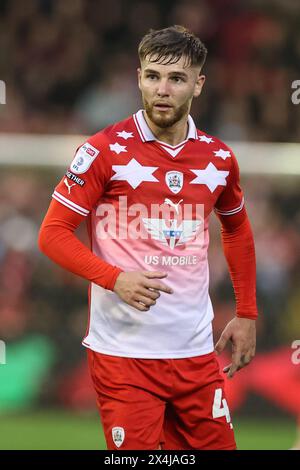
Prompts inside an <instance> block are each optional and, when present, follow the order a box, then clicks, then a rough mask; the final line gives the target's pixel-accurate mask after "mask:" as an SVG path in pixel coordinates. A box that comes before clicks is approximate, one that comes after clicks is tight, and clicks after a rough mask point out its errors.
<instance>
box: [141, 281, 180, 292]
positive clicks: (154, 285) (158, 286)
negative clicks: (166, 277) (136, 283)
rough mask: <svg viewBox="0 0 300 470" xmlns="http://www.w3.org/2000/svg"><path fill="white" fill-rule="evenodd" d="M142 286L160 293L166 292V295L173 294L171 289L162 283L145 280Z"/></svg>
mask: <svg viewBox="0 0 300 470" xmlns="http://www.w3.org/2000/svg"><path fill="white" fill-rule="evenodd" d="M144 285H145V287H147V288H148V289H154V290H160V291H161V292H166V294H173V289H171V287H168V286H166V284H163V283H162V282H157V281H151V280H149V281H148V280H147V281H145V284H144Z"/></svg>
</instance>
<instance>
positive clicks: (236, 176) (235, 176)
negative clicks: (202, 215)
mask: <svg viewBox="0 0 300 470" xmlns="http://www.w3.org/2000/svg"><path fill="white" fill-rule="evenodd" d="M230 160H231V169H230V175H229V178H228V181H227V185H226V186H225V188H224V190H223V191H222V193H221V194H220V196H219V198H218V200H217V202H216V204H215V212H217V213H218V214H220V215H233V214H236V213H237V212H239V211H241V210H242V209H243V207H244V196H243V191H242V188H241V186H240V172H239V166H238V162H237V159H236V157H235V156H234V154H233V152H232V151H231V159H230Z"/></svg>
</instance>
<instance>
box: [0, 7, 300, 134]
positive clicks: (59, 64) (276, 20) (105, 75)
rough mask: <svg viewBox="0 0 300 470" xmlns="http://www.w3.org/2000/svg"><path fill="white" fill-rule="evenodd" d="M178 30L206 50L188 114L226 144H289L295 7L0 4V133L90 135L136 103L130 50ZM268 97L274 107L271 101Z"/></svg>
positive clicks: (294, 113) (298, 39) (294, 110)
mask: <svg viewBox="0 0 300 470" xmlns="http://www.w3.org/2000/svg"><path fill="white" fill-rule="evenodd" d="M170 24H183V25H185V26H187V27H189V28H190V29H191V30H192V31H194V32H195V33H196V34H198V35H199V36H200V37H201V38H202V40H203V41H204V43H205V44H206V46H207V47H208V50H209V56H208V61H207V65H206V66H205V70H204V72H205V74H206V75H207V83H206V85H205V91H204V93H203V95H202V96H201V99H199V100H197V101H196V102H195V106H194V116H195V119H196V121H197V123H198V125H199V126H200V128H203V129H204V130H206V131H207V132H208V133H212V134H217V135H219V136H220V137H221V138H224V139H229V140H252V141H253V140H256V141H282V142H283V141H290V142H291V141H296V140H297V136H299V133H300V106H298V107H297V106H293V105H292V103H291V84H292V82H293V81H294V80H297V79H300V35H299V30H300V11H299V6H298V2H297V1H295V0H247V1H243V2H241V1H240V0H164V1H160V0H156V1H155V0H152V1H146V0H141V1H137V0H132V1H128V0H110V1H109V7H108V4H107V1H104V0H63V1H55V0H27V1H26V7H25V6H24V7H23V4H22V2H20V0H1V2H0V41H1V44H2V47H1V50H2V51H1V58H0V78H1V79H2V80H4V81H5V82H6V83H7V94H8V96H7V101H8V102H9V103H10V107H9V109H7V110H5V113H4V110H3V109H2V110H1V111H0V112H1V114H0V127H1V129H2V131H14V132H17V131H19V132H41V133H60V134H63V133H83V134H91V133H94V132H96V131H97V130H98V129H99V128H102V127H104V126H106V125H107V124H109V123H111V122H113V121H118V120H121V119H123V118H124V116H127V115H129V114H131V113H132V112H133V111H135V110H136V107H137V106H139V105H140V98H139V94H138V90H137V86H136V67H137V66H138V61H137V53H136V52H137V45H138V43H139V40H140V39H141V37H142V35H143V34H145V32H146V31H147V30H148V29H149V28H161V27H164V26H166V25H170ZM275 98H276V99H275Z"/></svg>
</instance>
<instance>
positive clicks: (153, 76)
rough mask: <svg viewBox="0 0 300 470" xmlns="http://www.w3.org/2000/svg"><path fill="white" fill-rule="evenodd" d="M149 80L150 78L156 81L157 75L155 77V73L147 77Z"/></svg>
mask: <svg viewBox="0 0 300 470" xmlns="http://www.w3.org/2000/svg"><path fill="white" fill-rule="evenodd" d="M146 77H147V78H149V79H150V80H156V79H157V75H155V74H154V73H149V75H146Z"/></svg>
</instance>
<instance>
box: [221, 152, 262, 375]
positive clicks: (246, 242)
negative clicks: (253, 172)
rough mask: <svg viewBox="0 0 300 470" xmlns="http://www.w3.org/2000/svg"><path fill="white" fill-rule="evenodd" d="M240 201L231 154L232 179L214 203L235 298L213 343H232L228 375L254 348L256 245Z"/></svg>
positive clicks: (237, 180) (234, 165) (223, 344)
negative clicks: (232, 311)
mask: <svg viewBox="0 0 300 470" xmlns="http://www.w3.org/2000/svg"><path fill="white" fill-rule="evenodd" d="M243 201H244V198H243V194H242V190H241V187H240V185H239V170H238V165H237V162H236V159H235V157H234V156H233V168H232V172H231V179H230V180H229V181H228V186H227V188H226V190H225V191H224V194H222V195H221V197H220V198H219V200H218V201H217V204H216V214H217V216H218V218H219V220H220V222H221V226H222V227H221V235H222V245H223V251H224V254H225V257H226V260H227V264H228V268H229V272H230V276H231V280H232V284H233V288H234V293H235V298H236V316H235V318H234V319H233V320H231V321H230V322H229V323H228V324H227V326H226V327H225V329H224V331H223V333H222V335H221V337H220V339H219V341H218V342H217V344H216V346H215V350H216V352H217V354H220V353H221V352H222V351H223V349H224V348H225V346H226V344H227V342H228V341H231V343H232V362H231V364H228V365H227V366H226V367H225V368H224V369H223V371H224V372H227V373H228V377H229V378H232V377H233V376H234V374H235V373H236V372H237V371H238V370H240V369H242V368H243V367H245V366H246V365H248V364H249V363H250V362H251V360H252V359H253V357H254V355H255V348H256V318H257V305H256V261H255V247H254V239H253V234H252V229H251V226H250V222H249V219H248V215H247V212H246V209H245V207H244V202H243Z"/></svg>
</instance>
